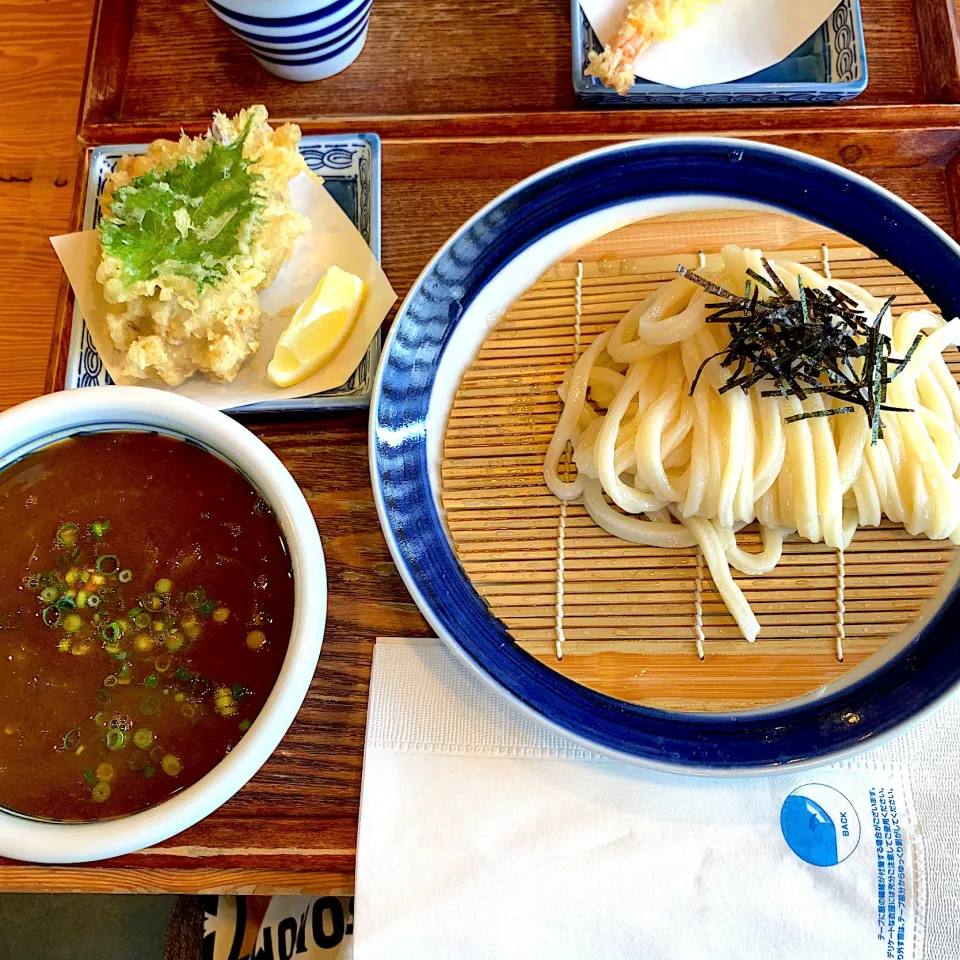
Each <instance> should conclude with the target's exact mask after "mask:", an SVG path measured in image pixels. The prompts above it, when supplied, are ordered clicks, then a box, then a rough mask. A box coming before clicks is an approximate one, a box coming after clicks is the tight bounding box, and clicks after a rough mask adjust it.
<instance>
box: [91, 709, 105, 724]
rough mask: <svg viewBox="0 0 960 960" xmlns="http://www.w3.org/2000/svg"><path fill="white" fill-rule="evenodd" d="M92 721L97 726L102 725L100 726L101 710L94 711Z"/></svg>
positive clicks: (101, 721) (101, 719) (101, 722)
mask: <svg viewBox="0 0 960 960" xmlns="http://www.w3.org/2000/svg"><path fill="white" fill-rule="evenodd" d="M93 722H94V723H95V724H96V725H97V726H98V727H102V726H103V711H102V710H101V711H99V712H98V713H96V714H95V715H94V717H93Z"/></svg>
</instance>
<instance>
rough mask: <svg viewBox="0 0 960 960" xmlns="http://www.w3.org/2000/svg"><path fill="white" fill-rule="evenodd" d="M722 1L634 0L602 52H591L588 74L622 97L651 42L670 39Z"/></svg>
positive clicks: (627, 89)
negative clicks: (636, 65) (637, 63)
mask: <svg viewBox="0 0 960 960" xmlns="http://www.w3.org/2000/svg"><path fill="white" fill-rule="evenodd" d="M718 2H720V0H633V2H632V3H631V4H630V6H629V7H628V8H627V15H626V17H625V18H624V20H623V23H621V24H620V27H619V28H618V29H617V35H616V36H615V37H614V38H613V43H612V44H608V45H607V46H605V47H604V48H603V53H595V52H593V51H591V53H590V66H588V67H587V71H586V73H587V76H588V77H596V78H597V79H598V80H600V82H601V83H603V84H605V85H606V86H608V87H613V89H614V90H616V91H617V93H619V94H620V95H621V96H622V95H623V94H625V93H627V92H628V91H629V90H630V87H631V86H632V85H633V81H634V72H633V65H634V63H635V61H636V59H637V57H639V56H640V54H641V53H643V51H644V50H646V49H647V47H649V46H650V44H651V43H656V42H657V41H658V40H669V39H671V38H672V37H674V36H676V34H677V33H679V32H680V31H681V30H683V29H684V28H686V27H689V26H690V25H691V24H692V23H693V22H694V21H695V20H697V19H698V18H699V17H700V15H701V14H702V13H703V12H704V11H705V10H706V9H707V7H709V6H710V5H711V4H714V3H718Z"/></svg>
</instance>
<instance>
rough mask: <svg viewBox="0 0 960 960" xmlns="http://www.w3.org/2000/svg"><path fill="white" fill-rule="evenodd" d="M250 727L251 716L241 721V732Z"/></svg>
mask: <svg viewBox="0 0 960 960" xmlns="http://www.w3.org/2000/svg"><path fill="white" fill-rule="evenodd" d="M249 729H250V720H249V718H247V719H244V720H241V721H240V732H241V733H246V732H247V731H248V730H249Z"/></svg>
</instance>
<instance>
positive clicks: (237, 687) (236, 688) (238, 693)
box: [230, 683, 247, 700]
mask: <svg viewBox="0 0 960 960" xmlns="http://www.w3.org/2000/svg"><path fill="white" fill-rule="evenodd" d="M230 692H231V693H232V694H233V699H234V700H242V699H243V698H244V696H245V695H246V693H247V688H246V687H245V686H244V685H243V684H242V683H235V684H234V685H233V687H232V688H231V690H230Z"/></svg>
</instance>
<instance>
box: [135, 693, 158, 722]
mask: <svg viewBox="0 0 960 960" xmlns="http://www.w3.org/2000/svg"><path fill="white" fill-rule="evenodd" d="M139 710H140V713H142V714H143V716H145V717H152V716H153V715H154V714H155V713H157V712H158V711H159V710H160V701H159V700H158V699H157V698H156V697H154V696H149V695H148V696H146V697H142V698H141V699H140V704H139Z"/></svg>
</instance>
